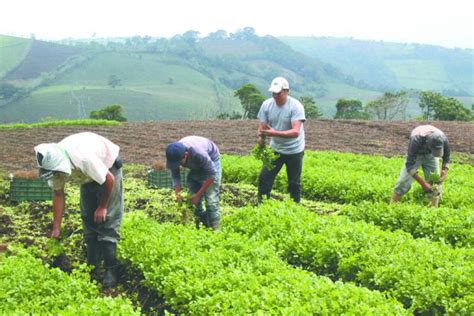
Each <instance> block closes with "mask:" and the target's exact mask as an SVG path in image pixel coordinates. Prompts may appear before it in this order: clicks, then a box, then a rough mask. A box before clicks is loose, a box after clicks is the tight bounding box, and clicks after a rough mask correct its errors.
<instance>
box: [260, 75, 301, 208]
mask: <svg viewBox="0 0 474 316" xmlns="http://www.w3.org/2000/svg"><path fill="white" fill-rule="evenodd" d="M268 91H270V92H272V98H270V99H267V100H265V101H264V102H263V103H262V105H261V107H260V111H259V112H258V115H257V117H258V118H259V119H260V125H259V127H258V142H259V143H260V145H263V142H264V139H263V138H264V137H267V136H268V137H271V141H270V147H271V148H272V149H273V150H275V151H276V153H277V154H278V156H277V158H276V159H275V160H273V162H272V163H273V168H270V170H269V169H268V168H267V167H266V166H265V165H264V166H263V167H262V170H261V171H260V176H259V178H258V200H259V202H261V200H262V196H263V195H265V196H266V197H267V198H269V197H270V192H271V190H272V187H273V183H274V181H275V178H276V176H277V175H278V172H280V170H281V168H282V166H283V164H285V165H286V173H287V175H288V191H289V192H290V195H291V198H292V199H293V200H294V201H295V202H297V203H299V202H300V199H301V171H302V169H303V155H304V146H305V138H304V128H303V123H304V122H305V121H306V117H305V112H304V107H303V105H302V104H301V103H300V102H299V101H298V100H297V99H295V98H293V97H290V96H289V91H290V85H289V84H288V81H287V80H286V79H285V78H283V77H276V78H275V79H273V81H272V83H271V85H270V88H269V89H268Z"/></svg>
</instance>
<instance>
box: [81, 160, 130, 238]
mask: <svg viewBox="0 0 474 316" xmlns="http://www.w3.org/2000/svg"><path fill="white" fill-rule="evenodd" d="M109 170H110V172H111V173H112V174H113V175H114V177H115V182H114V187H113V189H112V194H111V196H110V200H109V204H108V206H107V217H106V220H105V222H103V223H95V222H94V212H95V210H96V209H97V207H98V206H99V202H100V199H101V197H102V190H103V188H102V186H101V185H100V184H98V183H97V182H91V183H85V184H83V185H81V218H82V227H83V229H84V239H85V240H86V241H87V240H91V239H92V240H98V241H109V242H113V243H116V242H118V240H119V239H120V224H121V223H122V215H123V210H124V202H123V177H122V169H116V168H115V167H112V168H111V169H109Z"/></svg>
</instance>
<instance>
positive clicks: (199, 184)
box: [166, 136, 222, 230]
mask: <svg viewBox="0 0 474 316" xmlns="http://www.w3.org/2000/svg"><path fill="white" fill-rule="evenodd" d="M180 166H182V167H185V168H188V169H190V172H189V174H188V178H187V179H188V188H189V191H190V193H191V194H192V195H191V197H190V201H191V203H193V204H194V205H196V210H195V215H196V226H197V227H199V225H200V224H201V223H202V224H204V225H205V226H206V227H210V228H212V229H214V230H217V229H218V228H219V225H220V210H219V187H220V184H221V176H222V169H221V160H220V153H219V148H217V146H216V144H214V143H213V142H212V141H211V140H209V139H207V138H204V137H200V136H187V137H184V138H182V139H180V140H179V141H177V142H174V143H171V144H168V146H167V147H166V167H167V168H168V169H169V170H170V171H171V178H172V182H173V188H174V191H175V193H176V198H177V199H178V201H182V199H183V197H182V196H181V176H180V172H179V168H180ZM203 197H204V199H205V201H206V210H205V211H204V210H203V206H202V198H203Z"/></svg>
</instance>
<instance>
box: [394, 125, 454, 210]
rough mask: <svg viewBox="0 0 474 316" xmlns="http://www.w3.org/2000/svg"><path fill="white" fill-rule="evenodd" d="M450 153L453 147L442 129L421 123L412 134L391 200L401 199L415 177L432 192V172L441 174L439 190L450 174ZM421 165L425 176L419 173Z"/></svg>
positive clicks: (428, 191)
mask: <svg viewBox="0 0 474 316" xmlns="http://www.w3.org/2000/svg"><path fill="white" fill-rule="evenodd" d="M450 154H451V148H450V146H449V142H448V138H447V137H446V135H445V134H444V133H443V132H442V131H441V130H440V129H438V128H436V127H434V126H431V125H421V126H418V127H417V128H415V129H414V130H413V131H412V132H411V135H410V140H409V143H408V154H407V158H406V160H405V164H404V165H403V167H402V170H401V171H400V176H399V178H398V181H397V184H396V185H395V188H394V190H393V194H392V199H391V202H392V203H397V202H398V201H400V199H401V198H402V196H403V194H405V193H407V192H408V191H409V190H410V188H411V184H412V182H413V179H415V180H416V182H418V183H419V184H420V185H421V187H422V188H423V190H424V191H425V192H427V193H432V187H431V184H430V183H429V182H430V181H429V178H430V175H431V174H438V175H439V179H437V182H439V190H441V183H442V182H443V181H444V180H445V179H446V175H447V174H448V165H449V160H450ZM441 157H443V164H442V168H441V173H440V174H439V173H438V170H439V166H438V164H439V162H438V159H436V158H441ZM420 166H421V167H422V169H423V174H424V178H422V177H421V176H420V175H419V174H418V171H417V170H418V168H419V167H420Z"/></svg>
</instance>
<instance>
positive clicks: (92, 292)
mask: <svg viewBox="0 0 474 316" xmlns="http://www.w3.org/2000/svg"><path fill="white" fill-rule="evenodd" d="M0 297H1V298H2V304H1V306H0V313H1V314H15V315H17V314H21V315H23V314H25V315H26V314H30V313H32V312H34V313H38V314H44V315H46V314H53V315H59V314H61V315H85V314H91V313H92V314H95V315H108V314H115V315H125V314H126V315H139V314H140V310H139V309H136V308H134V307H133V306H132V304H131V302H130V301H129V300H128V299H126V298H122V297H116V298H112V297H100V295H99V289H98V288H97V285H96V284H94V283H91V282H90V277H89V274H88V273H87V270H86V269H85V265H83V266H81V268H79V269H77V270H75V271H74V272H73V273H72V274H67V273H65V272H63V271H61V270H59V269H57V268H50V267H48V266H46V265H43V263H42V262H41V260H39V259H37V258H35V257H34V250H33V248H30V249H29V250H25V249H21V248H15V249H13V253H12V254H11V255H9V256H5V254H0Z"/></svg>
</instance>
